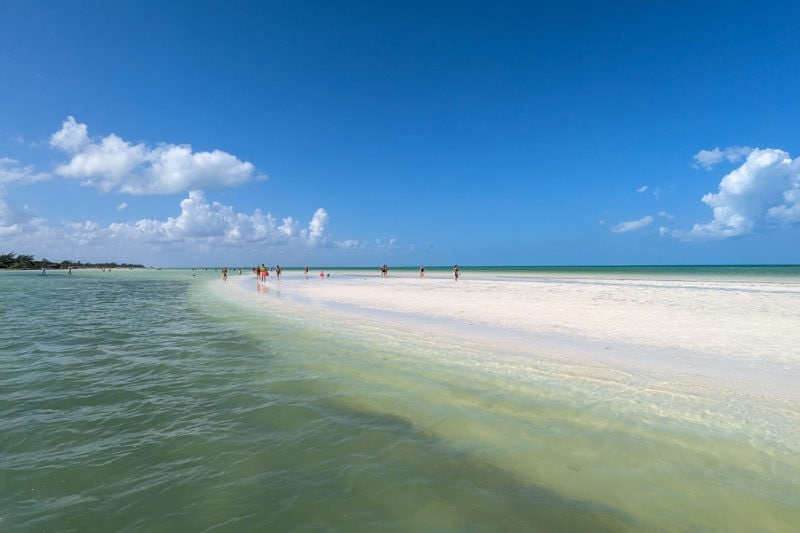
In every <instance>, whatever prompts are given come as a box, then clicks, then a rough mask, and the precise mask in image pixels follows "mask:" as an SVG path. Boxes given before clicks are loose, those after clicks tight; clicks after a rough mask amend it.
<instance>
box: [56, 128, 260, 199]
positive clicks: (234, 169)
mask: <svg viewBox="0 0 800 533" xmlns="http://www.w3.org/2000/svg"><path fill="white" fill-rule="evenodd" d="M50 145H51V146H53V147H54V148H57V149H59V150H62V151H64V152H67V153H68V154H70V156H71V159H70V160H69V162H67V163H65V164H62V165H59V166H58V167H57V168H56V173H57V174H59V175H61V176H64V177H68V178H74V179H79V180H81V183H82V184H84V185H87V186H92V187H97V188H98V189H100V190H102V191H103V192H122V193H128V194H172V193H178V192H185V191H189V190H191V189H201V188H202V189H208V188H216V187H235V186H238V185H241V184H243V183H246V182H248V181H252V180H255V179H261V178H263V177H264V176H262V175H260V174H258V173H257V172H256V169H255V167H254V166H253V164H252V163H249V162H246V161H240V160H239V159H238V158H237V157H235V156H233V155H231V154H229V153H227V152H223V151H221V150H213V151H210V152H194V151H193V150H192V147H191V146H189V145H175V144H160V145H157V146H155V147H150V146H147V145H145V144H141V143H140V144H133V143H130V142H127V141H125V140H124V139H122V138H120V137H118V136H117V135H114V134H113V133H112V134H110V135H108V136H106V137H104V138H102V139H100V140H93V139H91V138H90V137H89V133H88V128H87V126H86V125H85V124H79V123H78V122H77V121H76V120H75V119H74V117H71V116H70V117H68V118H67V120H65V121H64V123H63V124H62V126H61V129H60V130H59V131H57V132H56V133H54V134H53V135H52V136H51V137H50Z"/></svg>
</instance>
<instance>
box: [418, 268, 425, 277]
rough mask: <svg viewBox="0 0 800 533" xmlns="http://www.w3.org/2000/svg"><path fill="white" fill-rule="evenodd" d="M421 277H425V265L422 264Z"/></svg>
mask: <svg viewBox="0 0 800 533" xmlns="http://www.w3.org/2000/svg"><path fill="white" fill-rule="evenodd" d="M419 277H420V278H424V277H425V265H420V266H419Z"/></svg>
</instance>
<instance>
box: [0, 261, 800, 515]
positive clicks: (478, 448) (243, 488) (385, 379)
mask: <svg viewBox="0 0 800 533" xmlns="http://www.w3.org/2000/svg"><path fill="white" fill-rule="evenodd" d="M467 272H468V271H467ZM426 273H427V272H426ZM291 276H292V273H291V271H290V272H289V275H288V279H286V280H285V281H283V282H282V283H291V281H292V278H291ZM298 277H299V275H298ZM245 278H246V275H245V276H244V277H243V278H238V277H237V276H232V279H231V280H230V281H229V283H244V284H247V286H248V287H249V286H250V281H249V279H245ZM222 287H224V286H223V285H222V283H221V281H220V280H219V278H218V273H214V272H205V271H203V272H199V271H198V272H193V271H190V270H175V271H132V272H128V271H114V272H105V273H101V272H86V271H75V272H74V273H73V275H72V276H68V275H67V274H66V273H63V272H51V273H49V274H48V275H47V276H44V277H42V276H39V275H38V274H37V273H35V272H2V273H0V320H1V321H2V324H3V327H2V330H0V412H2V413H3V416H2V418H0V530H3V531H176V530H181V531H265V530H272V531H283V530H326V531H329V530H339V531H354V530H355V531H358V530H376V529H393V530H400V531H420V530H422V531H443V530H460V531H523V530H524V531H536V530H540V531H639V530H654V529H655V530H659V529H660V530H667V531H672V530H674V531H685V530H718V531H732V530H736V531H752V530H755V529H758V530H762V531H790V530H792V529H793V528H795V527H796V524H797V523H800V507H798V503H797V502H798V501H800V485H798V481H797V480H798V479H800V460H799V459H798V454H797V452H798V449H797V448H796V447H795V448H793V447H792V446H791V444H789V445H787V444H786V442H785V439H781V438H772V437H771V435H770V432H772V433H774V434H777V435H778V437H780V433H781V431H782V429H784V428H782V426H781V424H782V423H783V421H784V420H786V419H788V420H793V419H796V418H797V417H796V414H795V413H788V414H787V415H786V417H783V418H782V417H781V416H777V417H776V418H775V420H774V421H773V420H768V421H767V422H766V423H765V425H764V426H761V427H759V428H757V429H752V428H750V427H749V426H746V425H743V426H740V427H736V426H735V425H734V426H727V425H724V424H723V425H721V424H718V423H716V422H717V421H718V420H719V419H720V416H722V415H727V417H723V418H724V419H725V420H728V419H734V420H735V419H737V418H738V419H741V420H749V419H751V418H752V414H753V413H752V410H753V409H757V406H756V407H754V406H752V405H748V404H746V403H745V404H741V405H740V404H730V403H724V402H722V403H715V402H714V400H713V399H709V398H705V397H683V396H677V395H675V394H672V392H671V391H669V390H664V391H661V392H655V393H654V392H653V391H652V390H646V389H645V388H643V387H640V386H639V384H636V383H626V382H624V381H617V382H614V381H603V382H602V383H600V382H594V381H592V380H587V379H586V378H585V377H583V378H581V379H576V378H574V377H573V376H571V375H570V374H569V372H565V371H564V369H562V368H558V367H553V366H547V365H541V367H537V366H536V365H534V366H533V368H526V369H524V371H522V370H521V369H520V368H519V367H518V366H516V365H514V364H511V363H510V362H507V361H511V360H510V359H504V358H503V357H501V356H500V355H502V354H496V353H493V350H494V348H493V347H492V346H491V345H485V344H480V343H474V342H466V341H463V342H461V341H459V340H458V339H452V338H451V339H447V338H445V337H442V338H438V337H436V336H431V335H418V336H416V337H415V333H414V332H413V331H411V330H403V329H402V328H398V329H397V330H393V329H387V328H386V327H385V326H384V325H381V324H380V323H377V322H375V323H369V322H367V323H363V324H361V325H360V326H359V327H354V326H352V325H350V324H348V322H347V321H346V320H340V319H339V318H338V317H336V316H335V315H332V314H330V313H327V312H325V311H324V310H317V311H314V310H308V309H303V308H300V307H295V306H293V305H292V304H290V303H286V302H282V301H281V299H280V298H279V297H278V296H279V295H276V294H274V291H273V294H270V295H262V294H258V293H257V292H256V286H255V284H254V283H253V284H252V293H253V296H254V297H253V298H252V299H249V298H248V299H245V300H244V301H241V300H239V299H237V298H236V297H231V295H230V294H228V292H229V291H228V292H226V290H227V289H224V288H222ZM648 386H649V387H651V388H652V384H650V385H648ZM720 410H725V411H727V412H726V413H720V412H719V411H720ZM676 411H685V412H691V413H692V414H693V416H692V417H690V418H691V421H690V422H687V418H686V417H676V416H674V413H675V412H676ZM740 415H741V416H740ZM787 417H788V418H787ZM792 417H794V418H792ZM706 422H708V423H706Z"/></svg>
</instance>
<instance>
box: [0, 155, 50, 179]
mask: <svg viewBox="0 0 800 533" xmlns="http://www.w3.org/2000/svg"><path fill="white" fill-rule="evenodd" d="M48 178H50V175H49V174H45V173H42V172H36V171H34V168H33V165H26V166H19V162H18V161H17V160H15V159H11V158H8V157H0V184H2V183H11V182H23V183H32V182H34V181H44V180H46V179H48Z"/></svg>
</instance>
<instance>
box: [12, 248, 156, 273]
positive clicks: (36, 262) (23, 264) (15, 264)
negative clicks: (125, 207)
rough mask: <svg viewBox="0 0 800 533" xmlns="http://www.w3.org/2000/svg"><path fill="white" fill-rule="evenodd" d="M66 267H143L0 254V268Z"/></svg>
mask: <svg viewBox="0 0 800 533" xmlns="http://www.w3.org/2000/svg"><path fill="white" fill-rule="evenodd" d="M43 268H46V269H50V270H52V269H61V268H63V269H67V268H144V265H133V264H129V263H122V264H117V263H114V262H110V263H82V262H81V261H71V260H65V261H58V262H56V261H50V260H49V259H34V257H33V256H32V255H23V254H20V255H17V254H15V253H14V252H11V253H8V254H0V269H9V270H41V269H43Z"/></svg>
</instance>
